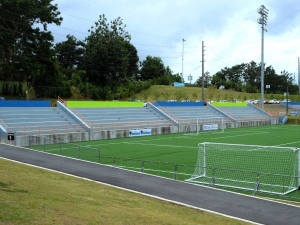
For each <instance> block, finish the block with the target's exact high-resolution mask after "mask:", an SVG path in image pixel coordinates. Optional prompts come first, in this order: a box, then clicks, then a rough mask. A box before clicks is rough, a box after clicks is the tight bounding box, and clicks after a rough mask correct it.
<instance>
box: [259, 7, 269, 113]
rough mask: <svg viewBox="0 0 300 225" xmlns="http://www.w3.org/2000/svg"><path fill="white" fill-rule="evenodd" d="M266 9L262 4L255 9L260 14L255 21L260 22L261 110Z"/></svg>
mask: <svg viewBox="0 0 300 225" xmlns="http://www.w3.org/2000/svg"><path fill="white" fill-rule="evenodd" d="M268 11H269V10H268V9H267V8H266V7H265V6H264V5H261V6H260V8H258V9H257V12H258V14H259V15H260V18H258V19H257V22H258V23H259V24H261V65H260V79H261V91H260V92H261V93H260V94H261V96H260V105H261V108H262V109H263V110H264V32H265V31H267V29H266V28H265V26H267V19H268Z"/></svg>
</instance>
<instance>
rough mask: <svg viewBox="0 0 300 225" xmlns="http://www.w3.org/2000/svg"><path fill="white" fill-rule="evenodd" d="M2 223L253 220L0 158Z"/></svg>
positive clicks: (219, 222) (224, 223)
mask: <svg viewBox="0 0 300 225" xmlns="http://www.w3.org/2000/svg"><path fill="white" fill-rule="evenodd" d="M0 198H1V201H0V224H22V225H26V224H30V225H32V224H43V225H46V224H70V225H71V224H91V225H92V224H95V225H96V224H97V225H98V224H104V225H105V224H107V225H112V224H120V225H122V224H131V225H134V224H144V225H147V224H161V225H164V224H180V225H181V224H195V225H196V224H198V225H199V224H200V225H201V224H215V225H227V224H228V225H229V224H230V225H234V224H236V225H237V224H240V225H243V224H248V223H245V222H242V221H237V220H234V219H229V218H226V217H222V216H219V215H215V214H211V213H207V212H203V211H200V210H195V209H191V208H187V207H183V206H179V205H176V204H172V203H167V202H164V201H161V200H157V199H153V198H150V197H146V196H143V195H139V194H136V193H131V192H128V191H124V190H120V189H117V188H113V187H109V186H106V185H102V184H98V183H95V182H91V181H86V180H82V179H78V178H74V177H70V176H66V175H63V174H58V173H54V172H50V171H46V170H43V169H39V168H34V167H30V166H27V165H22V164H18V163H15V162H10V161H7V160H4V159H0Z"/></svg>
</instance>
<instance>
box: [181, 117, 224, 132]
mask: <svg viewBox="0 0 300 225" xmlns="http://www.w3.org/2000/svg"><path fill="white" fill-rule="evenodd" d="M180 125H181V127H182V130H183V133H184V135H199V133H200V132H218V133H220V132H222V133H223V132H224V128H225V123H224V118H223V117H216V118H205V119H203V118H196V119H187V120H181V121H180Z"/></svg>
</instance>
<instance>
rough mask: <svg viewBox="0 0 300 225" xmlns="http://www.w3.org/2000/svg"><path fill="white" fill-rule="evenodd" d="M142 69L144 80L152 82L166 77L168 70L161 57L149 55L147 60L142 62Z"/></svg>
mask: <svg viewBox="0 0 300 225" xmlns="http://www.w3.org/2000/svg"><path fill="white" fill-rule="evenodd" d="M140 67H141V68H140V74H141V79H142V80H152V79H154V78H158V77H161V76H163V75H166V68H165V66H164V63H163V61H162V59H161V58H160V57H156V56H153V57H152V56H149V55H148V56H147V57H146V59H145V60H143V61H142V62H140Z"/></svg>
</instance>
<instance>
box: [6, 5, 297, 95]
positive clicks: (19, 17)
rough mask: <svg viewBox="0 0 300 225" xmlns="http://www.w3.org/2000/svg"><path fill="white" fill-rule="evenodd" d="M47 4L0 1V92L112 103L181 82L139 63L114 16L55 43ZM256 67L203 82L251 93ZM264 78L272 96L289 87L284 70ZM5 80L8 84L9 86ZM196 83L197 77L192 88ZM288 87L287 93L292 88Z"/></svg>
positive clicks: (154, 60)
mask: <svg viewBox="0 0 300 225" xmlns="http://www.w3.org/2000/svg"><path fill="white" fill-rule="evenodd" d="M52 2H53V0H43V1H37V0H2V1H1V3H0V6H1V8H0V34H1V35H0V80H2V81H4V83H3V87H2V91H3V93H2V94H18V95H22V94H23V95H24V92H25V91H27V92H28V93H29V94H30V96H31V98H34V97H52V98H56V97H57V96H61V97H63V98H69V97H74V98H91V99H107V100H112V99H123V98H126V97H131V96H134V94H135V93H138V92H140V91H141V90H145V89H148V88H149V87H150V86H151V85H155V84H161V85H170V84H172V83H173V82H181V81H182V80H181V76H180V74H179V73H176V74H174V73H173V72H172V70H171V68H170V67H169V66H165V65H164V63H163V61H162V59H161V58H160V57H156V56H147V57H146V58H145V59H144V60H143V61H140V59H139V57H138V52H137V49H136V48H135V46H134V45H133V44H132V43H131V42H130V41H131V35H130V34H129V33H128V32H127V31H126V25H125V24H124V23H123V20H122V19H121V18H120V17H118V18H116V19H115V20H112V21H108V19H107V18H106V17H105V15H104V14H102V15H99V19H98V20H97V21H96V22H95V23H94V25H93V26H91V28H90V29H89V30H88V35H87V37H85V39H84V40H77V39H76V37H74V36H73V35H67V36H66V41H63V42H59V43H56V42H55V40H54V37H53V34H52V33H51V32H50V31H48V25H49V24H55V25H58V26H59V25H60V24H61V22H62V21H63V18H62V17H61V15H60V12H59V10H58V6H57V4H53V3H52ZM25 8H26V10H24V9H25ZM258 68H259V65H258V64H256V63H255V62H251V63H248V64H241V65H237V66H234V67H232V68H224V69H222V70H221V71H219V72H218V73H216V74H215V75H213V76H212V77H210V76H208V74H207V73H206V75H207V76H206V78H207V79H205V84H206V85H216V86H220V85H224V86H225V88H226V89H233V90H236V91H247V92H256V91H257V90H258V89H259V88H258V87H259V85H260V77H259V74H260V72H259V71H258ZM265 74H266V81H267V82H266V84H267V83H268V82H269V84H270V86H271V88H270V91H272V92H279V91H282V90H283V89H284V88H285V86H286V85H289V86H291V80H290V74H288V73H287V72H285V71H283V73H282V74H281V75H280V76H279V75H277V74H276V73H275V71H274V69H273V68H272V67H267V68H266V72H265ZM7 82H14V83H13V87H9V85H8V83H7ZM16 82H20V84H19V85H16ZM21 83H22V84H24V83H25V84H26V85H21ZM201 83H202V81H201V78H200V79H199V80H198V81H197V82H196V85H199V86H200V84H201ZM280 85H281V86H280ZM289 88H291V89H289V90H293V87H292V86H291V87H289ZM4 92H5V93H4ZM0 94H1V93H0Z"/></svg>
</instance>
